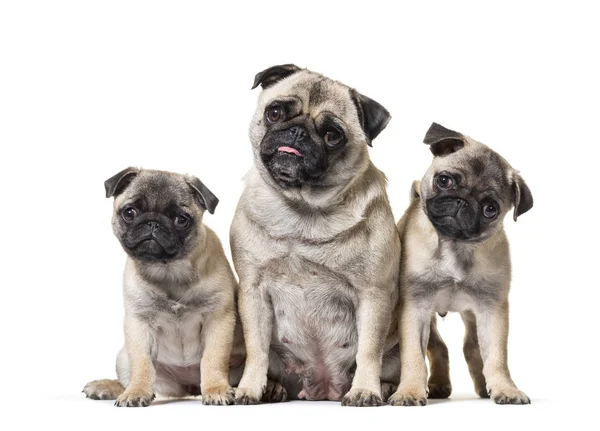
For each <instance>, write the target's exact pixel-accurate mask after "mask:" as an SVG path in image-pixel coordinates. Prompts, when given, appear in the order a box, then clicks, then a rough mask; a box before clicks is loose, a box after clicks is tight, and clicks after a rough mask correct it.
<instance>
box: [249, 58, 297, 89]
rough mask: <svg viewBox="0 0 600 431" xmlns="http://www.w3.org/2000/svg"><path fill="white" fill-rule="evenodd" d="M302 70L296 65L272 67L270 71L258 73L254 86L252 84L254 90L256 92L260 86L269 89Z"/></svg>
mask: <svg viewBox="0 0 600 431" xmlns="http://www.w3.org/2000/svg"><path fill="white" fill-rule="evenodd" d="M299 70H301V69H300V68H299V67H298V66H296V65H295V64H281V65H279V66H271V67H269V68H268V69H265V70H263V71H262V72H258V73H257V74H256V76H255V77H254V84H252V89H253V90H254V89H255V88H256V87H258V86H259V85H261V86H262V88H263V89H264V88H268V87H270V86H271V85H273V84H275V83H276V82H277V81H281V80H282V79H283V78H287V77H288V76H290V75H292V74H294V73H296V72H298V71H299Z"/></svg>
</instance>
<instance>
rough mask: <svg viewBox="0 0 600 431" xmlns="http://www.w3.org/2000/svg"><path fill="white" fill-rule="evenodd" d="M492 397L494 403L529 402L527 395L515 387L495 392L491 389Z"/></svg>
mask: <svg viewBox="0 0 600 431" xmlns="http://www.w3.org/2000/svg"><path fill="white" fill-rule="evenodd" d="M492 399H493V400H494V402H495V403H496V404H531V400H530V399H529V397H528V396H527V395H525V394H524V393H523V392H521V391H520V390H518V389H517V388H509V389H503V390H500V391H497V392H496V391H494V390H493V389H492Z"/></svg>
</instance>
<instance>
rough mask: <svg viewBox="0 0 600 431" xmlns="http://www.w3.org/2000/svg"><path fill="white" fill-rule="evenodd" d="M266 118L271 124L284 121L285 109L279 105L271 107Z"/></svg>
mask: <svg viewBox="0 0 600 431" xmlns="http://www.w3.org/2000/svg"><path fill="white" fill-rule="evenodd" d="M266 117H267V121H268V122H269V123H277V122H278V121H281V120H283V117H284V115H283V109H281V106H279V105H275V106H271V107H270V108H269V109H267V113H266Z"/></svg>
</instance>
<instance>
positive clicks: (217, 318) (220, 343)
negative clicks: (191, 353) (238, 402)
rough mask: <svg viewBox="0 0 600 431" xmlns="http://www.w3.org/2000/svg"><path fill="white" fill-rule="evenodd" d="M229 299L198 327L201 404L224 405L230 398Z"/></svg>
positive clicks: (231, 310)
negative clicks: (200, 352) (227, 303)
mask: <svg viewBox="0 0 600 431" xmlns="http://www.w3.org/2000/svg"><path fill="white" fill-rule="evenodd" d="M233 307H234V305H233V300H232V304H230V305H228V306H227V308H226V309H224V310H222V311H215V312H214V313H213V317H212V318H211V319H209V320H208V321H207V322H206V324H205V325H204V327H203V328H202V338H203V339H204V346H205V348H204V354H203V355H202V361H201V363H200V387H201V392H202V404H208V405H228V404H231V403H232V401H233V390H232V389H231V386H229V359H230V356H231V346H232V343H233V331H234V329H235V311H234V308H233Z"/></svg>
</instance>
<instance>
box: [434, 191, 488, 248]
mask: <svg viewBox="0 0 600 431" xmlns="http://www.w3.org/2000/svg"><path fill="white" fill-rule="evenodd" d="M426 206H427V216H428V217H429V220H430V221H431V223H433V225H434V226H435V228H436V230H437V231H438V232H439V233H440V234H441V235H442V236H446V237H450V238H452V239H458V240H474V239H477V237H478V236H479V235H480V234H481V224H480V220H479V205H478V204H477V202H475V201H473V202H470V201H469V199H465V198H462V197H457V196H439V197H435V198H431V199H428V200H427V204H426Z"/></svg>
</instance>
